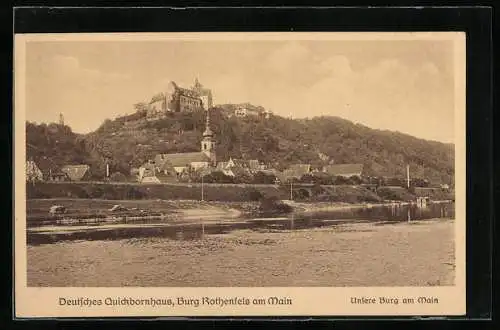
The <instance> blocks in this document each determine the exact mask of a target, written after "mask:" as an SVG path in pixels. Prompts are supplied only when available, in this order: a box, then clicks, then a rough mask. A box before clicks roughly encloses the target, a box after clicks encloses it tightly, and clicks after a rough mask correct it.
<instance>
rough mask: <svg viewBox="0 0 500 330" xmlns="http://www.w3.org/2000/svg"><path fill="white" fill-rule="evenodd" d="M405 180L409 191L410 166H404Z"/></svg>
mask: <svg viewBox="0 0 500 330" xmlns="http://www.w3.org/2000/svg"><path fill="white" fill-rule="evenodd" d="M406 180H407V186H408V189H410V165H406Z"/></svg>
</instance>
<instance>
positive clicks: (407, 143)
mask: <svg viewBox="0 0 500 330" xmlns="http://www.w3.org/2000/svg"><path fill="white" fill-rule="evenodd" d="M247 106H251V105H247ZM235 107H236V105H231V104H225V105H219V106H216V107H215V108H213V109H212V110H211V111H212V112H211V114H212V115H211V122H212V129H213V131H214V132H215V134H216V139H217V143H218V144H217V158H218V159H219V160H227V159H228V158H229V157H233V158H245V159H259V160H262V161H264V162H266V163H269V164H272V165H273V166H275V167H276V168H278V169H283V168H285V167H287V166H288V165H290V164H293V163H310V164H312V165H316V166H321V165H324V164H327V163H338V164H340V163H363V164H364V165H365V170H366V173H367V174H369V175H377V176H399V177H404V176H405V171H406V164H407V163H409V164H410V168H411V174H412V177H420V178H426V179H428V180H430V181H431V182H433V183H443V182H444V183H453V176H454V146H453V144H444V143H440V142H434V141H427V140H422V139H418V138H415V137H412V136H410V135H406V134H402V133H398V132H392V131H383V130H375V129H371V128H369V127H366V126H363V125H360V124H354V123H352V122H350V121H348V120H345V119H341V118H338V117H329V116H323V117H315V118H312V119H287V118H283V117H279V116H272V117H271V118H269V119H263V118H256V117H248V118H235V117H228V114H230V113H232V111H234V108H235ZM255 108H260V109H263V108H262V107H255ZM204 124H205V113H204V111H200V112H195V113H175V114H169V116H167V118H164V119H161V120H158V121H154V122H148V121H146V120H145V113H144V112H141V111H139V112H136V113H134V114H132V115H129V116H125V117H120V118H116V119H115V120H106V121H105V122H104V123H103V124H102V125H101V126H100V127H99V128H98V129H97V130H96V131H94V132H92V133H89V134H86V135H77V134H74V133H72V132H71V130H70V129H69V128H66V127H65V128H64V129H63V130H61V131H54V132H52V131H51V130H50V129H48V128H49V126H50V125H49V126H47V125H45V126H43V125H34V124H27V135H28V142H29V143H32V144H34V145H35V146H37V148H38V150H43V151H44V152H43V153H44V154H45V155H47V156H50V157H51V158H53V159H54V162H56V163H62V162H73V163H74V162H80V161H81V162H86V163H89V164H91V165H93V166H94V170H93V173H94V174H95V175H102V174H104V162H103V161H104V160H105V159H109V160H110V166H111V169H112V171H113V172H114V171H120V172H122V173H128V172H129V170H130V168H131V167H136V166H140V165H141V164H142V163H144V162H145V161H146V160H147V159H150V158H152V157H153V156H154V155H155V154H156V153H169V152H189V151H198V150H199V149H200V140H201V137H202V132H203V130H204V128H205V127H204ZM56 126H57V125H56ZM41 137H43V138H41ZM57 139H59V141H64V142H58V143H55V142H54V141H55V140H57ZM32 149H33V148H31V149H28V154H30V153H31V154H32V155H35V156H36V158H39V156H40V151H34V150H32Z"/></svg>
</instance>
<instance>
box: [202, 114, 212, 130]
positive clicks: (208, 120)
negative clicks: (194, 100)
mask: <svg viewBox="0 0 500 330" xmlns="http://www.w3.org/2000/svg"><path fill="white" fill-rule="evenodd" d="M206 112H207V117H206V118H207V119H206V122H205V132H203V137H212V136H213V132H212V130H211V129H210V110H207V111H206Z"/></svg>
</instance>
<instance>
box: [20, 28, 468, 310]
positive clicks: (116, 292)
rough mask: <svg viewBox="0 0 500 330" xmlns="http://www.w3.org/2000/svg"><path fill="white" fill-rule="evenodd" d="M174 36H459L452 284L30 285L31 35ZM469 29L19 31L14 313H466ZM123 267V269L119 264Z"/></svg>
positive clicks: (55, 38)
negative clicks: (187, 302) (203, 301)
mask: <svg viewBox="0 0 500 330" xmlns="http://www.w3.org/2000/svg"><path fill="white" fill-rule="evenodd" d="M76 40H78V41H84V40H92V41H118V40H120V41H122V40H123V41H136V42H137V41H146V40H155V41H160V40H164V41H169V40H170V41H175V40H242V41H250V40H452V41H453V45H454V57H455V58H454V60H455V64H454V69H455V193H456V219H455V238H456V240H455V244H456V248H455V254H456V279H455V285H454V286H448V287H337V288H334V287H265V288H261V287H251V288H245V287H227V288H212V287H207V288H192V287H185V288H183V287H173V288H156V287H152V288H136V287H126V288H87V287H85V288H83V287H82V288H59V287H51V288H46V287H43V288H39V287H27V250H26V186H25V182H26V181H25V173H26V171H25V166H26V155H25V151H26V147H25V146H26V144H25V142H26V141H25V140H26V136H25V119H26V118H25V111H26V108H25V70H26V68H25V56H26V43H27V42H29V41H76ZM465 46H466V45H465V32H410V33H406V32H384V33H380V32H356V33H350V32H341V33H339V32H312V33H297V32H279V33H103V34H97V33H96V34H76V33H75V34H65V33H61V34H17V35H15V36H14V94H15V95H14V100H15V101H14V102H15V103H14V143H15V151H14V155H15V156H14V157H15V158H14V162H15V163H14V164H13V165H14V178H15V187H14V191H15V205H14V210H15V219H14V229H15V232H14V254H15V256H14V264H15V265H14V269H15V291H14V304H15V307H14V308H15V313H14V314H15V315H14V316H15V317H18V318H31V317H107V316H113V317H117V316H121V317H124V316H125V317H127V316H130V317H132V316H142V317H148V316H292V315H310V316H321V315H331V316H356V315H365V316H375V315H399V316H404V315H407V316H410V315H432V316H439V315H464V314H465V311H466V304H465V298H466V297H465V292H466V291H465V232H466V225H465V222H466V219H465V215H466V213H465V196H466V194H465V174H466V172H465V164H466V162H465V155H466V149H465V146H466V144H465V123H466V119H465V114H466V111H465V97H466V94H465V50H466V49H465ZM117 271H119V270H117ZM178 296H182V297H198V298H201V297H204V296H208V297H212V298H216V297H224V298H232V297H247V298H249V299H253V298H262V297H271V296H276V297H285V296H286V297H289V298H291V299H292V300H293V304H292V305H273V306H270V305H265V306H259V305H249V306H244V305H242V306H238V305H236V306H235V305H233V306H226V307H224V308H220V307H217V306H203V305H200V307H198V308H195V307H192V306H185V307H182V306H175V307H149V306H139V307H134V306H104V305H101V306H94V307H78V306H77V307H73V306H71V307H68V306H59V304H58V300H59V297H66V298H72V299H75V298H76V299H77V298H79V297H88V298H91V299H105V298H106V297H112V298H117V297H133V298H137V299H141V298H146V299H149V298H150V297H153V298H155V299H156V298H167V297H172V298H174V297H178ZM353 296H356V297H362V296H363V297H376V298H377V299H378V297H398V298H399V299H400V300H401V299H402V298H404V297H413V298H416V297H421V296H425V297H436V298H438V299H439V303H437V304H413V305H411V304H402V303H401V301H400V303H399V304H398V305H392V304H351V303H350V298H351V297H353Z"/></svg>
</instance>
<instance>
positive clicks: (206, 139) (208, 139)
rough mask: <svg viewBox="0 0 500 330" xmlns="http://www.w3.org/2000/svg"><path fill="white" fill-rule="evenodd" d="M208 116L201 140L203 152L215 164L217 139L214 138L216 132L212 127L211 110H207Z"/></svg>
mask: <svg viewBox="0 0 500 330" xmlns="http://www.w3.org/2000/svg"><path fill="white" fill-rule="evenodd" d="M205 112H206V114H207V117H206V123H205V125H206V127H205V132H203V139H202V140H201V152H203V153H204V154H205V155H207V157H208V158H210V160H211V162H212V163H213V164H215V140H214V138H213V136H214V134H213V132H212V130H211V129H210V110H207V111H205Z"/></svg>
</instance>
